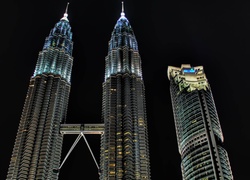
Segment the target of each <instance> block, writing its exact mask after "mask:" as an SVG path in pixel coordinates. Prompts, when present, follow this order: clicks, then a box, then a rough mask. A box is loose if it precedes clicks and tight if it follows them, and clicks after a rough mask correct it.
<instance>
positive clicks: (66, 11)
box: [65, 2, 69, 14]
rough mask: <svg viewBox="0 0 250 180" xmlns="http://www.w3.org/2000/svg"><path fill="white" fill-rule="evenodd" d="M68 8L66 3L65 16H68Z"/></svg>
mask: <svg viewBox="0 0 250 180" xmlns="http://www.w3.org/2000/svg"><path fill="white" fill-rule="evenodd" d="M68 7H69V2H68V3H67V6H66V10H65V14H68Z"/></svg>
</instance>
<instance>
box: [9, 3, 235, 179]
mask: <svg viewBox="0 0 250 180" xmlns="http://www.w3.org/2000/svg"><path fill="white" fill-rule="evenodd" d="M67 11H68V5H67V7H66V11H65V14H64V16H63V17H62V18H61V19H60V20H59V21H58V22H57V23H56V24H55V26H54V27H53V28H52V29H51V31H50V33H49V35H48V36H47V37H46V39H45V43H44V46H43V48H42V50H41V51H40V52H39V54H38V59H37V63H36V67H35V70H34V74H33V76H32V77H31V78H30V82H29V86H28V92H27V95H26V99H25V103H24V107H23V111H22V115H21V119H20V123H19V127H18V131H17V135H16V140H15V144H14V148H13V152H12V156H11V160H10V164H9V169H8V173H7V178H6V179H8V180H14V179H18V180H22V179H23V180H27V179H41V180H48V179H49V180H55V179H58V177H59V170H60V168H61V166H62V164H63V162H64V161H63V162H62V158H61V153H62V148H63V140H64V136H65V135H67V134H78V135H79V136H78V138H77V140H76V142H75V145H76V143H77V142H78V141H79V139H80V138H81V137H83V138H85V134H98V135H100V140H101V144H100V162H98V163H97V162H96V165H97V168H98V172H99V179H100V180H118V179H119V180H150V179H151V171H150V155H149V154H150V153H149V140H148V139H149V137H148V125H147V124H148V123H147V113H146V102H145V87H144V81H143V76H142V64H141V63H142V62H141V57H140V54H139V50H138V43H137V40H136V37H135V34H134V31H133V29H132V27H131V25H130V22H129V20H128V19H127V18H126V16H125V12H124V5H123V3H122V11H121V16H120V18H119V19H118V20H117V22H116V24H115V26H114V29H113V31H112V33H111V38H110V40H109V43H108V52H107V55H106V57H105V58H104V60H105V67H104V68H105V69H104V70H105V74H104V82H103V84H102V87H103V89H102V114H101V119H102V120H101V122H100V123H99V124H67V123H68V122H67V121H66V120H67V109H68V102H69V95H70V90H71V73H72V67H73V59H74V58H73V57H72V54H73V41H72V39H73V38H72V37H73V35H72V32H71V26H70V22H69V20H68V12H67ZM168 72H169V74H168V77H169V80H170V82H171V83H170V84H171V87H170V89H171V97H172V105H173V112H174V118H175V123H176V132H177V140H178V145H179V151H180V154H181V157H182V173H183V174H182V175H183V179H185V180H189V179H203V180H208V179H218V180H221V179H224V180H233V176H232V172H231V169H230V164H229V160H228V156H227V153H226V151H225V149H224V148H223V146H222V142H223V136H222V133H221V127H220V124H219V120H218V118H217V114H216V109H215V106H214V104H213V98H212V94H211V92H210V87H209V86H208V84H207V82H206V81H205V80H206V79H205V77H204V74H203V76H202V77H203V81H199V83H200V82H202V83H204V84H202V85H201V86H198V83H197V84H196V83H194V84H195V85H193V84H192V83H191V85H190V82H189V81H188V79H190V77H191V79H194V78H196V80H197V79H198V78H200V77H201V75H200V72H202V68H199V67H195V68H192V67H190V66H187V67H186V66H185V67H183V68H182V69H179V68H175V67H172V66H170V67H169V71H168ZM197 74H199V77H196V76H197ZM198 87H202V88H198ZM183 98H184V99H183ZM190 108H193V111H192V112H191V111H189V109H190ZM90 123H91V122H90ZM86 143H87V141H86ZM168 148H170V147H168ZM90 151H91V150H90Z"/></svg>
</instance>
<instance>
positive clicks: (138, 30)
mask: <svg viewBox="0 0 250 180" xmlns="http://www.w3.org/2000/svg"><path fill="white" fill-rule="evenodd" d="M67 2H68V1H66V0H53V1H49V0H43V1H19V0H8V1H4V2H1V10H0V17H1V28H0V29H1V30H0V34H1V40H0V67H1V93H0V96H1V97H0V98H1V99H0V103H1V111H0V112H1V131H0V138H1V139H0V141H1V148H0V167H1V170H0V179H5V178H6V175H7V169H8V166H9V161H10V158H11V153H12V149H13V146H14V141H15V137H16V133H17V128H18V124H19V121H20V117H21V113H22V108H23V105H24V100H25V96H26V93H27V90H28V84H29V80H30V77H31V76H32V75H33V72H34V69H35V65H36V61H37V57H38V53H39V51H41V50H42V47H43V44H44V41H45V38H46V37H47V36H48V35H49V32H50V30H51V29H52V28H53V27H54V25H55V23H57V22H58V21H59V20H60V19H61V18H62V17H63V14H64V12H65V7H66V4H67ZM69 2H70V4H69V9H68V19H69V22H70V25H71V27H72V32H73V42H74V46H73V58H74V63H73V71H72V78H71V83H72V84H71V92H70V99H69V107H68V115H67V123H77V124H79V123H100V122H101V104H102V83H103V82H104V61H105V56H106V55H107V53H108V41H109V40H110V37H111V32H112V30H113V28H114V25H115V24H116V21H117V20H118V19H119V17H120V13H121V1H118V0H108V1H79V0H78V1H76V0H71V1H69ZM83 2H84V3H83ZM124 6H125V16H126V17H127V18H128V20H129V22H130V24H131V26H132V28H133V30H134V33H135V35H136V39H137V42H138V46H139V53H140V56H141V59H142V72H143V79H144V83H145V92H146V109H147V119H148V132H149V145H150V149H149V150H150V160H151V177H152V180H159V179H169V180H170V179H171V180H181V168H180V155H179V153H178V148H177V140H176V134H175V126H174V119H173V113H172V106H171V99H170V92H169V80H168V78H167V68H168V66H177V67H180V66H181V64H191V65H192V66H203V67H204V70H205V73H206V76H207V78H208V81H209V83H210V85H211V88H212V92H213V96H214V100H215V104H216V107H217V112H218V115H219V119H220V123H221V126H222V131H223V135H224V147H225V149H226V150H227V152H228V155H229V160H230V163H231V168H232V171H233V175H234V178H235V180H245V179H249V165H248V164H247V163H244V162H250V153H249V148H248V146H249V145H248V143H249V142H250V135H249V125H250V123H249V121H250V120H249V116H248V113H249V105H248V102H250V93H249V92H250V87H249V68H248V67H247V66H248V64H247V62H248V61H249V59H250V35H249V34H250V33H249V32H250V1H239V0H237V1H224V2H223V1H215V2H213V1H186V0H177V1H164V0H154V1H142V0H136V1H135V0H125V1H124ZM86 138H87V140H88V143H89V145H90V147H91V148H92V151H93V153H94V154H95V157H96V159H97V161H98V160H99V155H100V149H99V143H100V136H99V135H86ZM75 139H76V135H67V136H65V138H64V144H63V153H62V160H63V159H64V157H65V155H66V153H67V152H68V150H69V149H70V147H71V145H72V144H73V142H74V140H75ZM59 177H60V178H59V179H60V180H73V179H74V180H75V179H79V178H80V177H87V178H85V179H90V180H92V179H93V180H97V179H98V171H97V167H96V165H95V163H94V161H93V159H92V156H91V154H90V152H89V150H88V148H87V145H86V144H85V142H84V140H83V139H81V140H80V142H79V143H78V145H77V146H76V147H75V149H74V150H73V151H72V153H71V154H70V156H69V157H68V159H67V160H66V162H65V164H64V165H63V166H62V169H61V171H60V176H59Z"/></svg>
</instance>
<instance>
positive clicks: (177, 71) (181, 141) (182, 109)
mask: <svg viewBox="0 0 250 180" xmlns="http://www.w3.org/2000/svg"><path fill="white" fill-rule="evenodd" d="M168 79H169V80H170V94H171V101H172V108H173V115H174V121H175V128H176V136H177V142H178V148H179V153H180V155H181V170H182V177H183V180H191V179H192V180H196V179H197V180H198V179H199V180H210V179H216V180H233V175H232V171H231V167H230V162H229V158H228V154H227V152H226V150H225V149H224V148H223V134H222V129H221V125H220V122H219V117H218V114H217V110H216V106H215V103H214V99H213V95H212V91H211V87H210V85H209V83H208V80H207V78H206V75H205V73H204V69H203V66H197V67H191V66H190V65H189V64H182V65H181V67H180V68H179V67H173V66H169V67H168Z"/></svg>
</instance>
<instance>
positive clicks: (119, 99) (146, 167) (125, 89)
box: [100, 6, 150, 180]
mask: <svg viewBox="0 0 250 180" xmlns="http://www.w3.org/2000/svg"><path fill="white" fill-rule="evenodd" d="M141 68H142V67H141V58H140V55H139V51H138V44H137V41H136V38H135V35H134V32H133V29H132V27H131V25H130V23H129V21H128V19H127V18H126V17H125V13H124V8H123V6H122V12H121V17H120V18H119V19H118V21H117V22H116V24H115V27H114V29H113V32H112V34H111V39H110V41H109V44H108V55H107V56H106V58H105V78H104V83H103V100H102V119H103V122H104V133H103V134H102V136H101V157H100V158H101V161H100V171H101V175H100V179H133V180H136V179H138V180H142V179H150V163H149V146H148V130H147V116H146V104H145V92H144V82H143V78H142V69H141Z"/></svg>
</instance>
